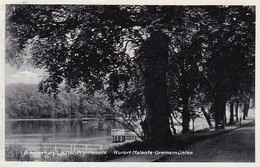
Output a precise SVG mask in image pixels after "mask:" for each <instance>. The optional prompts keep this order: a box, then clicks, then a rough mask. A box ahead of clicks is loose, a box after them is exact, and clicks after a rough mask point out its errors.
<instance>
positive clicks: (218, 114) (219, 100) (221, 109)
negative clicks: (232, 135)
mask: <svg viewBox="0 0 260 167" xmlns="http://www.w3.org/2000/svg"><path fill="white" fill-rule="evenodd" d="M225 110H226V100H225V97H224V95H222V93H220V92H217V93H216V94H215V96H214V104H213V111H214V114H215V130H218V129H219V128H224V124H225V118H224V117H225Z"/></svg>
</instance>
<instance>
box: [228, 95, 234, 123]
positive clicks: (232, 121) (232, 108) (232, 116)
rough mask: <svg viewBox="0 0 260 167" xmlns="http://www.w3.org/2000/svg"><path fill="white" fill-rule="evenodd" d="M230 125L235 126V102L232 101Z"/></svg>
mask: <svg viewBox="0 0 260 167" xmlns="http://www.w3.org/2000/svg"><path fill="white" fill-rule="evenodd" d="M229 124H230V125H232V124H234V101H233V100H231V101H230V118H229Z"/></svg>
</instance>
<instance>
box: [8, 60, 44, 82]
mask: <svg viewBox="0 0 260 167" xmlns="http://www.w3.org/2000/svg"><path fill="white" fill-rule="evenodd" d="M43 74H44V71H43V70H41V69H35V68H32V67H29V66H23V67H21V68H19V69H17V68H15V67H12V66H10V65H9V64H5V83H6V84H11V83H27V84H38V83H39V82H40V81H41V79H42V77H43Z"/></svg>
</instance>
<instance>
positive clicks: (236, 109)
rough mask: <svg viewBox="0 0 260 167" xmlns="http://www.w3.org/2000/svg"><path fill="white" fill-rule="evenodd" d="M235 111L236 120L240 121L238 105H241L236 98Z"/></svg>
mask: <svg viewBox="0 0 260 167" xmlns="http://www.w3.org/2000/svg"><path fill="white" fill-rule="evenodd" d="M235 104H236V105H235V113H236V122H238V121H239V118H238V107H239V101H238V100H236V101H235Z"/></svg>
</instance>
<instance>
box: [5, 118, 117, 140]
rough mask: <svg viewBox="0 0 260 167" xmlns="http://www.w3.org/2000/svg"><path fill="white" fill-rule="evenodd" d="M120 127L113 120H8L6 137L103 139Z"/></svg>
mask: <svg viewBox="0 0 260 167" xmlns="http://www.w3.org/2000/svg"><path fill="white" fill-rule="evenodd" d="M118 127H119V125H118V124H117V123H116V122H115V121H112V120H101V119H92V120H87V121H84V122H82V121H81V120H80V119H61V120H58V119H46V120H6V130H5V132H6V136H12V135H37V134H46V135H47V134H48V135H66V136H71V137H101V136H107V135H110V130H111V129H113V128H118Z"/></svg>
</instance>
